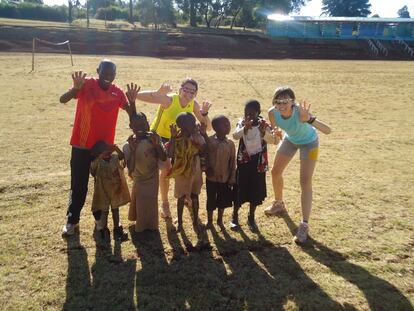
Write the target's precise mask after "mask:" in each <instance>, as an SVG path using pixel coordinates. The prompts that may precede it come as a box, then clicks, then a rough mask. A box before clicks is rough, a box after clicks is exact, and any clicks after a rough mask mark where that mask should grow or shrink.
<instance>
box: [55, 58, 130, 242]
mask: <svg viewBox="0 0 414 311" xmlns="http://www.w3.org/2000/svg"><path fill="white" fill-rule="evenodd" d="M97 73H98V75H99V78H98V79H96V78H86V74H84V73H82V71H78V72H75V73H74V74H72V80H73V87H72V88H71V89H70V90H69V91H68V92H66V93H65V94H63V95H62V96H61V97H60V102H61V103H67V102H68V101H69V100H71V99H73V98H76V99H77V100H78V103H77V106H76V115H75V122H74V125H73V130H72V138H71V140H70V144H71V145H72V155H71V159H70V168H71V181H70V197H69V205H68V211H67V223H66V224H65V225H64V227H63V234H65V235H72V234H73V233H74V232H75V228H76V227H78V225H79V218H80V212H81V209H82V207H83V205H84V203H85V199H86V194H87V192H88V181H89V170H90V165H91V162H92V160H93V157H92V155H91V152H90V150H91V148H92V147H93V145H94V144H95V143H96V142H97V141H100V140H102V141H104V142H106V143H107V144H109V145H113V143H114V138H115V127H116V122H117V119H118V111H119V108H122V109H124V110H126V111H127V112H128V111H129V105H128V102H127V98H126V97H125V94H124V92H123V91H122V90H121V89H120V88H119V87H117V86H116V85H115V84H112V82H113V81H114V80H115V76H116V65H115V64H114V63H113V62H112V61H110V60H103V61H101V63H100V64H99V67H98V69H97ZM94 216H95V218H97V217H98V216H96V215H94ZM98 219H99V217H98Z"/></svg>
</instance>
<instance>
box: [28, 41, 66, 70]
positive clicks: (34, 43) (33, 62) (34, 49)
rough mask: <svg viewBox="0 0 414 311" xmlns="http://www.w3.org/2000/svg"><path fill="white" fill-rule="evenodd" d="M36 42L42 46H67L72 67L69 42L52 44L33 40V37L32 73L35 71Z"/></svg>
mask: <svg viewBox="0 0 414 311" xmlns="http://www.w3.org/2000/svg"><path fill="white" fill-rule="evenodd" d="M36 42H38V43H42V44H46V45H53V46H60V45H67V47H68V51H69V55H70V62H71V64H72V66H73V58H72V50H71V49H70V42H69V40H66V41H65V42H58V43H54V42H49V41H46V40H41V39H39V38H35V37H34V38H33V49H32V71H34V69H35V54H36Z"/></svg>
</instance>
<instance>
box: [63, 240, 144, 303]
mask: <svg viewBox="0 0 414 311" xmlns="http://www.w3.org/2000/svg"><path fill="white" fill-rule="evenodd" d="M67 243H68V276H67V285H66V303H65V305H64V308H63V309H64V310H131V309H132V310H135V304H134V286H135V271H136V260H135V259H134V260H131V259H129V260H126V261H124V260H123V259H122V254H121V252H122V251H121V244H120V243H119V242H114V245H113V247H114V249H113V253H112V246H111V245H110V244H107V245H102V244H101V243H97V244H96V254H95V263H94V264H93V265H92V267H91V273H90V272H89V265H88V258H87V253H86V250H85V248H84V247H83V246H82V245H81V244H80V241H79V234H76V235H74V236H73V237H70V238H68V239H67ZM91 274H92V275H91ZM91 276H92V281H91Z"/></svg>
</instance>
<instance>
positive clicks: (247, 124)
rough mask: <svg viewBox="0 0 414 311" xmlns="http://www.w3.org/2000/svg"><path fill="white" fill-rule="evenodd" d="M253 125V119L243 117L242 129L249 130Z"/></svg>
mask: <svg viewBox="0 0 414 311" xmlns="http://www.w3.org/2000/svg"><path fill="white" fill-rule="evenodd" d="M252 127H253V120H248V119H244V129H245V130H246V131H247V130H250V129H251V128H252Z"/></svg>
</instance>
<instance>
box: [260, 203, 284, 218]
mask: <svg viewBox="0 0 414 311" xmlns="http://www.w3.org/2000/svg"><path fill="white" fill-rule="evenodd" d="M264 213H265V214H266V215H267V216H281V215H283V214H286V213H287V210H286V207H285V203H284V202H283V201H273V203H272V205H271V206H269V207H268V208H266V209H265V210H264Z"/></svg>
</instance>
